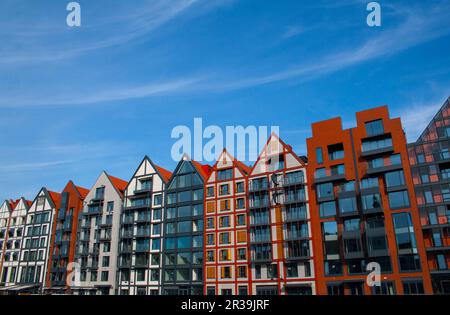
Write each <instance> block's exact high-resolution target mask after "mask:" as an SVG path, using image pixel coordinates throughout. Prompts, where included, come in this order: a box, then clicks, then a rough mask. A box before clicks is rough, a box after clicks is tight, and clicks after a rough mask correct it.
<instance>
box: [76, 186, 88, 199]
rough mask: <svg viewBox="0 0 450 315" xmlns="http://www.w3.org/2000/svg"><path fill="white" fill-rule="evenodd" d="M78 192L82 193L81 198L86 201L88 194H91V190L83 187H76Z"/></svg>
mask: <svg viewBox="0 0 450 315" xmlns="http://www.w3.org/2000/svg"><path fill="white" fill-rule="evenodd" d="M75 188H76V190H78V192H79V193H80V195H81V197H82V198H83V199H84V198H86V196H87V194H88V193H89V189H87V188H84V187H81V186H76V185H75Z"/></svg>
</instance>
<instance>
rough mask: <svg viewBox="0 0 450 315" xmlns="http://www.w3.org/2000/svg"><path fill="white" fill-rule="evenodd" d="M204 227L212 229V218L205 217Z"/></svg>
mask: <svg viewBox="0 0 450 315" xmlns="http://www.w3.org/2000/svg"><path fill="white" fill-rule="evenodd" d="M206 228H208V229H213V228H214V218H207V219H206Z"/></svg>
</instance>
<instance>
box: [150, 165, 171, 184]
mask: <svg viewBox="0 0 450 315" xmlns="http://www.w3.org/2000/svg"><path fill="white" fill-rule="evenodd" d="M154 165H155V168H156V170H157V171H158V172H159V173H160V174H161V176H162V178H163V179H164V180H165V181H166V182H168V181H169V179H170V178H171V177H172V172H170V171H168V170H166V169H165V168H162V167H161V166H158V165H156V164H154Z"/></svg>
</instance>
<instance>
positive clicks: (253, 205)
mask: <svg viewBox="0 0 450 315" xmlns="http://www.w3.org/2000/svg"><path fill="white" fill-rule="evenodd" d="M267 207H269V198H268V197H265V198H264V199H250V200H249V208H250V209H258V208H267Z"/></svg>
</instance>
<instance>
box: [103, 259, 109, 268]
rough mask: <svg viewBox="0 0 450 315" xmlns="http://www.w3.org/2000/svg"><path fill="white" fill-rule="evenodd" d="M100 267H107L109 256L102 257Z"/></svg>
mask: <svg viewBox="0 0 450 315" xmlns="http://www.w3.org/2000/svg"><path fill="white" fill-rule="evenodd" d="M102 267H109V256H104V257H103V258H102Z"/></svg>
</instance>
